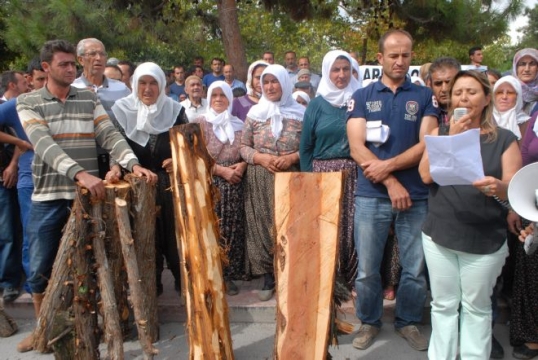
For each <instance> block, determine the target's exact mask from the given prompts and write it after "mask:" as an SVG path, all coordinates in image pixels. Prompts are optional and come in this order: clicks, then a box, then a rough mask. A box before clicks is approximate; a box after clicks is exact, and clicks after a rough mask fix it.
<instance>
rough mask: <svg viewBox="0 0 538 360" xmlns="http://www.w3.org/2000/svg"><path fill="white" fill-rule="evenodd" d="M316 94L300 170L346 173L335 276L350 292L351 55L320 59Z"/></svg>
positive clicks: (353, 262)
mask: <svg viewBox="0 0 538 360" xmlns="http://www.w3.org/2000/svg"><path fill="white" fill-rule="evenodd" d="M321 73H322V76H321V81H320V83H319V86H318V91H317V95H318V96H316V97H315V98H314V99H312V101H311V102H310V104H309V105H308V108H307V109H306V112H305V116H304V124H303V132H302V134H301V145H300V147H299V152H300V158H301V171H314V172H333V171H348V176H347V177H346V180H345V183H344V199H343V204H342V213H341V217H340V222H339V223H340V241H339V243H340V251H339V254H340V255H339V257H340V259H339V266H338V274H340V275H342V276H343V280H344V281H345V283H346V285H347V286H348V288H349V289H351V287H352V286H353V283H354V281H355V277H356V275H357V254H356V253H355V245H354V242H353V216H354V215H353V214H354V213H355V209H354V203H353V199H354V197H353V192H354V190H355V185H356V182H357V163H356V162H355V161H354V160H353V159H352V158H351V155H350V154H349V142H348V140H347V133H346V111H347V102H348V100H349V99H350V98H351V95H353V93H354V92H355V90H357V89H358V88H359V82H358V80H357V79H355V78H354V77H353V76H352V75H351V73H352V62H351V56H350V55H349V54H348V53H347V52H345V51H341V50H333V51H329V52H328V53H327V54H326V55H325V56H324V58H323V64H322V70H321Z"/></svg>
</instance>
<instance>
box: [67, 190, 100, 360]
mask: <svg viewBox="0 0 538 360" xmlns="http://www.w3.org/2000/svg"><path fill="white" fill-rule="evenodd" d="M90 196H91V195H90V192H89V191H88V190H87V189H84V188H81V187H80V186H78V187H77V193H76V196H75V201H74V202H75V203H79V204H80V206H78V205H75V207H74V209H75V210H74V211H75V223H76V225H75V234H76V235H75V241H76V244H75V247H74V248H73V251H72V271H73V278H74V292H75V297H74V299H73V311H74V313H75V334H76V339H75V347H76V348H75V357H76V358H77V359H82V360H90V359H92V360H93V359H97V358H99V349H98V346H99V336H98V327H97V311H96V310H97V305H96V302H95V292H96V284H95V280H94V276H93V269H92V262H91V261H92V248H93V247H92V240H91V239H92V227H91V221H90V219H91V218H90V215H89V214H91V204H90Z"/></svg>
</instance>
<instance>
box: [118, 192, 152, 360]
mask: <svg viewBox="0 0 538 360" xmlns="http://www.w3.org/2000/svg"><path fill="white" fill-rule="evenodd" d="M128 211H129V210H128V208H127V202H126V201H125V200H122V199H119V198H117V199H116V217H117V221H118V229H119V233H120V239H121V250H122V253H123V259H124V261H125V266H126V268H127V278H128V280H129V289H130V292H131V302H132V304H133V309H134V315H135V321H136V327H137V329H138V336H139V339H140V344H141V346H142V350H143V351H144V356H145V358H146V359H153V356H154V355H156V354H158V350H157V349H155V348H154V347H153V345H152V341H151V336H150V333H149V331H148V330H149V329H148V325H149V322H148V318H147V312H145V311H144V298H145V297H146V295H147V294H145V293H144V289H143V287H142V281H141V278H140V276H141V274H140V273H139V267H138V264H137V255H136V253H135V252H136V250H135V246H134V243H135V240H134V239H133V237H132V233H131V225H130V220H129V212H128Z"/></svg>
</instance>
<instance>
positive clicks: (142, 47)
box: [0, 0, 536, 71]
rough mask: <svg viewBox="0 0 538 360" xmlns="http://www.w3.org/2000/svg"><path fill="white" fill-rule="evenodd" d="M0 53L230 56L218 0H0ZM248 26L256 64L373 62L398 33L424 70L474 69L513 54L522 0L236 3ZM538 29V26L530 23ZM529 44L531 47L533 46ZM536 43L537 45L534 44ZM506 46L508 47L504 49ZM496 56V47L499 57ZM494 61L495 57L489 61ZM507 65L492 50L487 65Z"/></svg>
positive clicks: (245, 35)
mask: <svg viewBox="0 0 538 360" xmlns="http://www.w3.org/2000/svg"><path fill="white" fill-rule="evenodd" d="M0 4H1V5H2V6H1V7H0V29H2V26H5V31H0V49H1V46H2V41H5V44H6V45H7V47H8V49H10V50H11V51H12V53H8V52H5V53H4V52H2V55H3V56H2V60H3V61H4V65H3V67H4V68H5V67H6V65H5V64H12V63H13V62H14V61H15V60H16V59H19V61H18V63H22V61H21V59H22V60H28V59H30V58H32V57H33V56H35V55H36V54H37V53H38V52H39V49H40V47H41V45H42V44H43V43H44V42H45V41H46V40H50V39H54V38H64V39H66V40H69V41H71V42H73V43H77V42H78V41H79V40H80V39H82V38H86V37H96V38H99V39H101V40H102V41H103V42H104V44H105V46H106V47H107V50H108V52H109V53H110V55H111V56H114V57H117V58H120V59H130V60H132V61H135V62H141V61H155V62H157V63H159V64H160V65H161V66H163V67H165V68H171V67H172V66H173V65H174V64H184V65H190V64H191V59H192V58H193V57H194V56H195V55H198V54H200V55H203V56H204V57H205V58H206V59H207V60H209V59H211V58H212V57H214V56H219V57H225V56H224V54H225V51H224V49H223V44H222V33H221V30H220V28H219V14H218V11H217V6H216V3H215V1H210V0H168V1H164V0H147V1H138V2H136V1H130V0H99V1H87V0H9V1H7V0H0ZM236 6H237V11H238V15H239V26H240V29H241V35H242V39H243V40H244V47H245V51H246V55H247V60H248V61H249V62H251V61H253V60H256V59H258V58H260V57H261V54H262V53H263V52H264V51H265V50H269V51H273V52H274V53H275V56H276V60H277V62H282V61H283V57H284V53H285V51H287V50H290V49H292V50H295V51H296V52H297V55H298V56H302V55H308V56H309V57H310V59H311V63H312V65H313V67H314V68H315V69H316V70H318V71H319V70H320V66H321V60H322V58H323V55H324V54H325V53H326V52H327V51H328V50H330V49H334V48H341V49H345V50H349V51H364V58H365V59H366V60H369V61H371V60H374V59H375V53H376V52H377V40H378V38H379V36H380V35H381V34H382V33H383V32H384V31H386V30H387V29H389V28H391V27H399V28H404V29H407V30H409V31H410V32H411V33H412V35H413V36H414V38H415V39H416V45H415V50H416V55H417V56H416V58H415V63H416V64H420V63H423V62H427V61H431V60H433V59H434V58H435V57H437V56H442V55H443V56H446V55H452V56H455V57H457V58H458V59H459V60H460V61H462V62H464V63H466V62H468V58H467V50H468V48H469V47H470V46H472V45H477V44H482V45H484V46H485V48H486V50H485V51H488V50H487V49H489V48H491V49H495V51H499V50H501V49H503V50H506V47H505V46H504V45H502V44H504V43H503V40H502V39H503V36H505V34H506V29H507V22H508V20H509V19H510V18H511V16H513V15H515V14H517V13H518V11H519V10H520V8H521V0H513V1H506V0H502V1H501V0H497V1H491V0H490V1H478V0H435V1H427V0H341V1H336V0H328V1H321V0H291V1H290V0H237V2H236ZM530 23H531V24H536V21H531V22H530ZM529 41H530V40H529ZM534 43H536V42H534ZM499 44H500V45H499ZM491 51H493V50H491ZM490 56H491V57H490ZM498 58H499V56H498V55H496V54H491V55H488V54H487V53H486V60H485V61H486V62H488V63H489V62H490V59H491V61H493V60H495V61H497V60H498Z"/></svg>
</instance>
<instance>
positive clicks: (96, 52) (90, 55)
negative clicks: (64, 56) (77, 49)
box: [82, 51, 108, 58]
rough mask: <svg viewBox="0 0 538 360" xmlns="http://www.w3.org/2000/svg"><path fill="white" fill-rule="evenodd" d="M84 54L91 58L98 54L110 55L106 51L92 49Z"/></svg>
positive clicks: (101, 55)
mask: <svg viewBox="0 0 538 360" xmlns="http://www.w3.org/2000/svg"><path fill="white" fill-rule="evenodd" d="M82 55H84V56H87V57H90V58H94V57H96V56H97V55H99V56H100V57H108V54H107V53H106V52H105V51H90V52H87V53H84V54H82Z"/></svg>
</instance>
